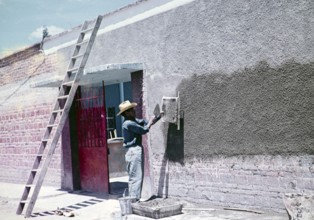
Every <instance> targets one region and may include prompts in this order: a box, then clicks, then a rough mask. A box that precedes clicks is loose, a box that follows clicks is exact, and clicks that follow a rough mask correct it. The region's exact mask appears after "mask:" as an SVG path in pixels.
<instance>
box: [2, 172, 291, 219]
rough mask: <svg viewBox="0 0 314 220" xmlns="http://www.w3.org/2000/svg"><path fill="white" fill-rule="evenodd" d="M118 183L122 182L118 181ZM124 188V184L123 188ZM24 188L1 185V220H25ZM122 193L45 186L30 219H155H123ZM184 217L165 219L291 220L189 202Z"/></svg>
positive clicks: (8, 184)
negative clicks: (20, 211)
mask: <svg viewBox="0 0 314 220" xmlns="http://www.w3.org/2000/svg"><path fill="white" fill-rule="evenodd" d="M117 182H118V183H120V184H121V183H122V184H123V182H121V181H120V179H119V178H117ZM121 186H124V185H121ZM23 189H24V185H20V184H10V183H0V219H4V220H19V219H21V220H22V219H25V218H24V216H23V215H16V214H15V212H16V209H17V206H18V202H19V199H20V197H21V195H22V192H23ZM119 197H121V191H116V193H115V194H111V195H108V194H104V193H90V192H84V191H77V192H67V191H62V190H60V189H58V188H55V187H48V186H43V187H42V188H41V191H40V194H39V197H38V199H37V201H36V204H35V207H34V210H33V214H32V216H31V217H30V219H34V220H59V219H67V218H72V219H76V220H100V219H102V220H106V219H115V220H120V219H123V220H124V219H129V220H144V219H146V220H148V219H151V218H148V217H141V216H138V215H134V214H132V215H127V216H121V210H120V204H119V200H118V198H119ZM185 204H186V205H185V207H184V208H183V210H182V212H183V214H180V215H176V216H171V217H166V218H162V219H164V220H174V219H176V220H201V219H204V220H205V219H206V220H226V219H229V220H230V219H231V220H233V219H234V220H235V219H237V220H250V219H252V220H255V219H256V220H287V219H288V216H287V215H285V214H278V213H254V212H246V211H235V210H224V209H222V208H219V209H218V208H212V207H202V208H200V207H199V206H197V205H196V204H190V203H185ZM58 209H61V210H64V209H66V210H68V212H65V214H66V213H73V214H74V216H73V217H66V216H64V215H63V216H60V215H57V214H56V212H55V211H56V210H58Z"/></svg>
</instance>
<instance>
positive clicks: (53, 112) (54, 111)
mask: <svg viewBox="0 0 314 220" xmlns="http://www.w3.org/2000/svg"><path fill="white" fill-rule="evenodd" d="M59 112H63V109H57V110H53V111H52V114H56V113H59Z"/></svg>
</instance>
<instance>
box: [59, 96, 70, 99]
mask: <svg viewBox="0 0 314 220" xmlns="http://www.w3.org/2000/svg"><path fill="white" fill-rule="evenodd" d="M68 97H69V95H62V96H59V97H58V99H67V98H68Z"/></svg>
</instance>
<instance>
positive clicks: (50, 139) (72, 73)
mask: <svg viewBox="0 0 314 220" xmlns="http://www.w3.org/2000/svg"><path fill="white" fill-rule="evenodd" d="M101 21H102V16H98V18H97V19H96V22H95V23H94V25H93V27H92V28H89V22H88V21H85V22H84V24H83V26H82V29H81V32H80V34H79V37H78V39H77V42H76V45H75V49H74V52H73V55H72V57H71V60H70V64H69V67H68V69H67V71H66V74H65V77H64V80H63V81H62V84H61V87H60V89H59V94H58V97H57V100H56V103H55V105H54V108H53V110H52V112H51V116H50V119H49V122H48V125H47V127H46V130H45V132H44V136H43V138H42V140H41V144H40V147H39V150H38V153H37V155H36V158H35V161H34V164H33V168H32V170H31V172H30V175H29V177H28V180H27V183H26V185H25V188H24V192H23V195H22V198H21V200H20V202H19V205H18V208H17V211H16V214H18V215H20V214H22V212H23V209H24V207H25V206H26V204H28V205H27V209H26V212H25V215H24V216H25V217H26V218H27V217H30V216H31V214H32V211H33V208H34V205H35V202H36V200H37V197H38V194H39V191H40V188H41V186H42V184H43V181H44V178H45V175H46V173H47V169H48V166H49V164H50V162H51V159H52V156H53V154H54V151H55V149H56V146H57V143H58V141H59V137H60V135H61V133H62V129H63V127H64V124H65V122H66V120H67V118H68V115H69V110H70V108H71V105H72V102H73V99H74V96H75V93H76V90H77V88H78V82H79V79H80V77H81V75H82V73H83V71H84V67H85V64H86V62H87V59H88V56H89V54H90V51H91V49H92V46H93V43H94V41H95V38H96V35H97V31H98V29H99V27H100V24H101ZM88 37H89V38H88ZM84 49H85V50H84ZM79 61H80V62H79ZM41 162H42V163H41ZM37 172H38V173H39V174H38V176H37V177H36V178H35V176H36V174H37ZM33 187H34V189H32V188H33ZM29 194H30V195H31V197H30V199H28V196H29Z"/></svg>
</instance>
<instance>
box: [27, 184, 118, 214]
mask: <svg viewBox="0 0 314 220" xmlns="http://www.w3.org/2000/svg"><path fill="white" fill-rule="evenodd" d="M69 194H76V195H86V196H93V197H94V198H90V199H87V200H85V201H82V202H78V203H75V204H71V205H67V206H64V207H60V208H59V207H58V208H57V209H55V210H49V211H42V212H34V213H32V214H31V216H30V217H33V218H34V217H43V216H51V215H61V216H62V215H63V214H62V213H70V212H74V211H77V210H80V209H83V208H87V207H90V206H92V205H96V204H98V203H101V202H104V201H106V200H108V199H112V198H113V197H114V196H113V195H110V194H108V193H95V192H89V191H85V190H80V191H73V192H69Z"/></svg>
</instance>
